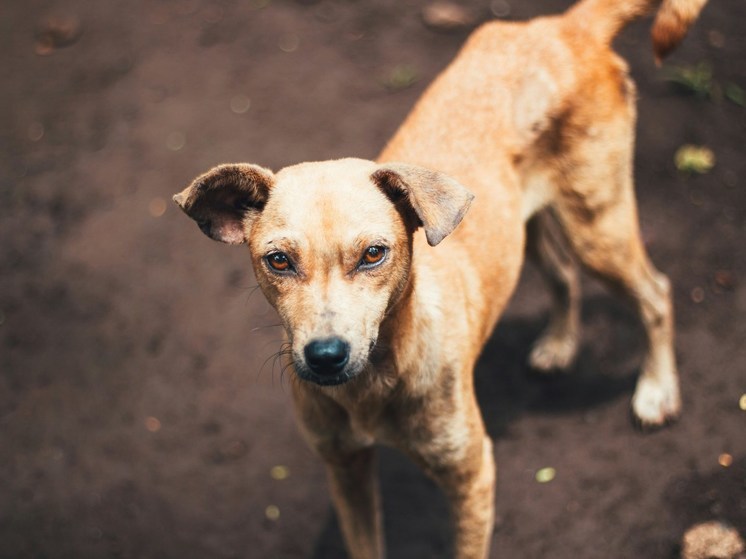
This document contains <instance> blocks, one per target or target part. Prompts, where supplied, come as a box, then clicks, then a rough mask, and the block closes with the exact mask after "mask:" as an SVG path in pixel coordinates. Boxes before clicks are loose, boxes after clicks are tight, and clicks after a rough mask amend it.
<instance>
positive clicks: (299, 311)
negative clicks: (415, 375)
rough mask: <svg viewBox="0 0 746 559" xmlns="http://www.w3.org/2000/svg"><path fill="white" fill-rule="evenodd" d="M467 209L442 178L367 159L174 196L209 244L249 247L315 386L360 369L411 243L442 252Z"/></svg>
mask: <svg viewBox="0 0 746 559" xmlns="http://www.w3.org/2000/svg"><path fill="white" fill-rule="evenodd" d="M472 198H473V195H472V194H471V193H470V192H469V191H467V190H466V189H465V188H464V187H463V186H461V185H460V184H459V183H457V182H456V181H454V180H453V179H451V178H449V177H447V176H445V175H443V174H442V173H438V172H434V171H429V170H426V169H423V168H420V167H414V166H411V165H404V164H398V163H392V164H381V165H379V164H376V163H373V162H371V161H364V160H360V159H342V160H338V161H325V162H319V163H302V164H300V165H295V166H292V167H287V168H285V169H282V170H281V171H279V172H278V173H277V174H274V173H272V172H271V171H269V170H267V169H264V168H262V167H259V166H256V165H249V164H236V165H221V166H219V167H215V168H214V169H212V170H211V171H209V172H207V173H206V174H204V175H202V176H200V177H198V178H197V179H196V180H195V181H194V182H193V183H192V184H191V185H190V186H189V187H187V188H186V189H185V190H184V191H183V192H181V193H179V194H177V195H176V196H174V200H175V201H176V202H177V203H178V204H179V206H180V207H181V208H182V209H183V210H184V212H186V214H187V215H189V217H191V218H192V219H194V220H195V221H196V222H197V223H198V224H199V227H200V229H201V230H202V231H203V232H204V233H205V234H206V235H207V236H209V237H211V238H212V239H215V240H218V241H222V242H226V243H231V244H240V243H248V246H249V249H250V252H251V257H252V261H253V264H254V271H255V274H256V277H257V280H258V282H259V285H260V286H261V288H262V291H263V292H264V294H265V295H266V297H267V299H268V300H269V301H270V303H271V304H272V305H273V306H274V307H275V308H276V309H277V312H278V313H279V315H280V317H281V319H282V322H283V324H284V326H285V329H286V331H287V333H288V336H289V340H290V343H291V348H292V358H293V362H294V365H295V370H296V372H297V373H298V375H299V376H300V377H301V378H302V379H304V380H308V381H312V382H315V383H317V384H319V385H336V384H341V383H344V382H346V381H348V380H350V379H352V378H354V377H355V376H357V375H358V374H359V373H360V372H361V371H363V370H364V369H365V366H366V364H367V363H368V359H369V356H370V352H371V350H372V349H373V347H374V346H375V344H376V340H377V338H378V333H379V327H380V325H381V322H382V320H383V319H384V317H385V316H386V314H387V312H388V311H389V310H390V309H392V308H393V307H394V305H395V304H396V303H397V301H398V300H399V299H400V298H401V297H402V295H403V293H404V292H405V290H406V287H407V284H408V279H409V273H410V266H411V262H412V239H413V233H414V231H415V230H416V229H417V228H418V227H420V226H422V227H423V228H424V230H425V234H426V236H427V240H428V242H429V243H430V244H431V245H433V246H435V245H437V244H438V243H439V242H440V241H441V240H443V238H444V237H445V236H446V235H448V234H449V233H450V232H451V231H453V229H454V228H455V227H456V226H457V225H458V223H459V222H460V221H461V219H462V217H463V216H464V213H466V210H467V208H468V207H469V204H470V203H471V200H472Z"/></svg>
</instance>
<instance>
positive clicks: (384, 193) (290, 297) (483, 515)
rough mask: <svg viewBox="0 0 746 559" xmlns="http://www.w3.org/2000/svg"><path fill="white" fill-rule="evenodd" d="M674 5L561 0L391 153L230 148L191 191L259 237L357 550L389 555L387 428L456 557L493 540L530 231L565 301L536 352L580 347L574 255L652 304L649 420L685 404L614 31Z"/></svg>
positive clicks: (426, 106)
mask: <svg viewBox="0 0 746 559" xmlns="http://www.w3.org/2000/svg"><path fill="white" fill-rule="evenodd" d="M705 1H706V0H664V2H663V5H662V7H661V8H660V11H659V12H658V18H657V20H656V23H655V26H654V29H653V39H654V45H655V51H656V55H657V56H658V57H661V56H663V55H665V54H666V53H667V52H668V51H669V50H670V49H672V48H673V47H674V46H675V45H676V44H677V43H678V41H679V40H680V39H681V38H682V37H683V35H684V34H685V32H686V29H687V27H688V26H689V25H690V24H691V22H692V21H693V20H694V19H695V18H696V16H697V14H698V13H699V10H700V9H701V8H702V6H703V5H704V3H705ZM657 4H658V2H656V1H654V0H629V1H624V0H583V1H582V2H580V3H579V4H577V5H575V6H574V7H573V8H571V9H570V10H569V11H568V12H567V13H565V14H564V15H562V16H558V17H548V18H541V19H536V20H533V21H530V22H527V23H509V24H508V23H501V22H492V23H488V24H486V25H484V26H482V27H481V28H479V29H478V30H477V31H476V32H475V33H474V34H473V35H472V36H471V38H470V39H469V41H468V43H467V44H466V46H465V47H464V48H463V50H462V52H461V54H459V56H458V57H457V58H456V60H455V61H454V62H453V63H452V64H451V65H450V66H449V67H448V68H447V69H446V70H445V71H444V72H443V73H442V74H441V75H440V76H439V77H438V78H437V80H436V81H435V83H433V84H432V85H431V87H430V88H429V89H428V91H427V92H426V93H425V95H424V96H423V97H422V99H421V100H420V101H419V103H418V104H417V105H416V107H415V108H414V110H413V111H412V113H411V114H410V115H409V117H408V118H407V120H406V121H405V122H404V124H403V125H402V126H401V128H400V129H399V131H398V132H397V133H396V135H395V136H394V138H393V139H392V140H391V142H390V143H389V144H388V146H387V147H386V148H385V149H384V151H383V153H382V154H381V156H380V157H379V159H378V161H377V162H371V161H363V160H358V159H344V160H339V161H326V162H319V163H303V164H300V165H296V166H293V167H288V168H285V169H283V170H281V171H280V172H278V173H276V174H273V173H272V172H271V171H269V170H267V169H264V168H262V167H258V166H256V165H249V164H237V165H223V166H220V167H216V168H215V169H212V170H211V171H209V172H208V173H206V174H205V175H202V176H200V177H198V178H197V179H196V180H195V181H194V182H193V183H192V184H191V185H190V186H189V187H188V188H187V189H186V190H184V191H183V192H181V193H180V194H178V195H176V196H175V197H174V198H175V200H176V202H177V203H178V204H179V205H180V206H181V207H182V208H183V209H184V211H185V212H186V213H187V214H188V215H189V216H190V217H192V218H193V219H195V220H196V221H197V222H198V223H199V225H200V228H201V229H202V231H203V232H204V233H205V234H207V235H209V236H210V237H212V238H213V239H216V240H219V241H223V242H228V243H243V242H247V243H248V245H249V249H250V253H251V257H252V260H253V264H254V270H255V273H256V277H257V279H258V281H259V284H260V285H261V288H262V290H263V291H264V293H265V295H266V296H267V298H268V299H269V301H270V302H271V303H272V304H273V305H274V307H275V308H276V309H277V311H278V313H279V315H280V317H281V319H282V322H283V324H284V326H285V330H286V332H287V335H288V338H289V342H290V345H291V348H292V351H291V352H292V363H293V366H294V369H295V372H296V373H297V376H298V377H299V378H300V379H301V381H300V382H296V383H293V393H294V397H295V401H296V404H297V406H298V410H299V417H300V420H301V427H302V429H303V431H304V434H305V435H306V436H307V438H308V440H309V442H310V444H311V445H312V446H313V447H314V448H315V449H316V450H317V451H318V453H319V454H320V456H321V457H322V458H323V459H324V461H325V462H326V464H327V466H328V471H329V478H330V481H331V488H332V494H333V498H334V503H335V506H336V509H337V513H338V515H339V520H340V524H341V526H342V531H343V533H344V536H345V539H346V541H347V545H348V548H349V552H350V555H351V556H352V557H355V558H378V557H382V556H383V554H384V551H383V542H382V533H381V521H380V515H379V506H378V496H377V491H376V484H375V481H374V477H373V466H372V464H373V461H372V459H373V445H374V444H375V443H378V442H380V443H384V444H389V445H393V446H395V447H397V448H399V449H401V450H402V451H403V452H405V453H406V454H407V455H409V456H410V457H411V458H413V459H414V460H415V461H416V462H417V463H418V464H419V465H421V466H422V468H423V469H424V470H425V471H426V472H427V473H428V474H429V475H430V476H432V477H433V478H434V479H435V480H436V481H437V482H438V483H439V484H440V486H441V487H442V488H443V490H444V491H445V492H446V494H447V496H448V497H449V499H450V501H451V504H452V508H453V516H454V521H455V530H456V532H455V548H456V556H457V557H460V558H467V557H470V558H477V557H484V556H485V555H486V554H487V550H488V543H489V538H490V533H491V530H492V519H493V491H494V483H495V464H494V460H493V454H492V445H491V443H490V440H489V438H488V437H487V436H486V434H485V429H484V425H483V423H482V418H481V415H480V412H479V409H478V407H477V403H476V399H475V396H474V391H473V386H472V384H473V381H472V371H473V367H474V364H475V362H476V360H477V358H478V356H479V353H480V351H481V348H482V346H483V345H484V343H485V341H486V340H487V338H488V337H489V336H490V333H491V332H492V330H493V327H494V326H495V323H496V322H497V319H498V317H499V316H500V313H501V312H502V310H503V308H504V307H505V305H506V302H507V301H508V298H509V297H510V294H511V293H512V291H513V288H514V287H515V284H516V281H517V279H518V275H519V273H520V269H521V265H522V262H523V255H524V252H525V250H526V249H528V252H529V253H530V254H532V255H534V256H535V257H536V258H537V260H538V262H539V264H540V265H541V267H542V269H543V272H544V274H545V275H546V277H547V279H548V281H549V283H550V285H551V287H552V291H553V293H554V299H555V303H554V312H553V318H552V321H551V323H550V325H549V328H548V330H547V332H546V333H545V334H544V335H543V336H542V337H541V339H540V340H539V341H538V342H537V343H536V345H535V347H534V348H533V351H532V353H531V358H530V360H531V365H532V366H533V367H535V368H538V369H540V370H550V369H555V368H562V367H566V366H567V365H568V364H570V363H571V361H572V360H573V358H574V356H575V353H576V350H577V345H578V322H579V321H578V305H579V288H578V279H577V271H576V267H575V265H574V259H573V257H571V256H570V255H571V254H572V255H574V257H575V258H577V259H578V260H579V261H580V262H581V263H582V264H583V265H585V267H587V268H588V269H589V270H590V271H592V272H593V273H595V274H596V275H598V276H600V277H601V278H603V279H604V280H606V281H607V282H608V283H609V284H611V285H613V286H614V287H615V288H618V289H620V290H621V291H622V292H623V293H625V294H626V295H627V296H628V297H629V298H631V299H632V301H633V302H634V303H635V305H636V306H637V308H638V310H639V312H640V316H641V318H642V321H643V323H644V325H645V329H646V332H647V335H648V340H649V348H648V353H647V355H646V357H645V361H644V364H643V366H642V372H641V376H640V380H639V382H638V385H637V389H636V391H635V394H634V397H633V400H632V408H633V411H634V414H635V416H636V417H637V419H638V420H639V422H640V423H641V424H642V425H645V426H660V425H663V424H664V423H665V422H666V421H668V420H670V419H672V418H674V417H676V415H677V414H678V413H679V409H680V405H681V404H680V397H679V388H678V379H677V374H676V368H675V363H674V354H673V341H672V337H673V321H672V310H671V298H670V287H669V282H668V280H667V278H666V277H665V276H663V275H662V274H660V273H659V272H657V271H656V270H655V269H654V268H653V266H652V265H651V264H650V262H649V260H648V258H647V255H646V254H645V250H644V248H643V245H642V243H641V241H640V236H639V231H638V223H637V214H636V208H635V200H634V193H633V184H632V152H633V141H634V123H635V107H634V102H635V88H634V85H633V83H632V81H631V80H630V78H629V76H628V74H627V66H626V64H625V63H624V61H623V60H621V59H620V58H619V57H618V56H617V55H616V54H615V53H614V52H613V51H612V50H611V47H610V43H611V40H612V38H613V37H614V35H615V34H616V33H617V32H618V30H619V29H620V28H621V27H622V26H623V25H624V24H626V23H627V22H628V21H630V20H632V19H633V18H635V17H637V16H640V15H642V14H644V13H645V12H646V11H647V10H648V9H650V8H652V7H653V6H655V5H657ZM395 161H396V162H399V163H394V162H395ZM444 173H447V175H446V174H444ZM450 177H453V178H450ZM462 185H465V186H462ZM467 188H468V190H467ZM472 193H474V194H476V202H475V203H474V205H473V207H472V209H471V211H470V213H469V217H468V218H467V219H465V220H464V222H463V223H461V225H460V226H459V223H460V222H461V220H462V218H463V217H464V214H465V213H466V211H467V209H468V208H469V206H470V204H471V203H472V199H473V197H474V195H473V194H472ZM457 226H458V228H457ZM420 229H422V230H424V235H423V234H422V233H421V232H420ZM446 237H448V238H447V239H446ZM441 241H442V243H441ZM427 244H429V245H431V246H432V247H435V246H436V245H438V246H437V248H431V247H429V246H427Z"/></svg>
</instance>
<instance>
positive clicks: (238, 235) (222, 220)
mask: <svg viewBox="0 0 746 559" xmlns="http://www.w3.org/2000/svg"><path fill="white" fill-rule="evenodd" d="M273 184H274V174H273V173H272V171H270V170H269V169H265V168H264V167H259V166H258V165H250V164H248V163H238V164H233V165H219V166H218V167H215V168H214V169H211V170H210V171H208V172H207V173H205V174H204V175H201V176H199V177H197V178H196V179H194V181H193V182H192V184H190V185H189V186H188V187H186V188H185V189H184V190H183V191H181V192H179V193H178V194H176V195H175V196H174V202H176V203H177V204H178V205H179V207H180V208H181V209H182V210H184V213H186V214H187V215H188V216H189V217H191V218H192V219H193V220H194V221H196V222H197V225H199V228H200V229H201V230H202V232H203V233H204V234H205V235H207V236H208V237H210V238H211V239H215V240H216V241H221V242H223V243H228V244H232V245H237V244H241V243H245V242H246V233H245V231H246V225H247V222H248V220H250V219H252V218H253V217H256V216H257V215H258V214H259V212H261V211H262V209H264V204H265V203H266V202H267V198H268V196H269V190H270V188H272V185H273Z"/></svg>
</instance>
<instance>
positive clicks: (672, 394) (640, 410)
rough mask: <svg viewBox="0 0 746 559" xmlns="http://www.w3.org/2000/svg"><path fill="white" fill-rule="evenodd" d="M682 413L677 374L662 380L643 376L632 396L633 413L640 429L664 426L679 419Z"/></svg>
mask: <svg viewBox="0 0 746 559" xmlns="http://www.w3.org/2000/svg"><path fill="white" fill-rule="evenodd" d="M680 413H681V395H680V394H679V384H678V380H677V378H676V377H675V376H672V377H671V378H670V379H668V380H665V381H661V380H659V379H652V378H647V377H644V376H643V377H641V378H640V380H639V381H638V383H637V388H636V389H635V395H634V396H633V397H632V414H633V416H634V421H635V423H636V424H637V426H638V427H639V428H640V429H643V430H650V429H658V428H660V427H664V426H665V425H668V424H669V423H673V422H674V421H676V419H678V417H679V414H680Z"/></svg>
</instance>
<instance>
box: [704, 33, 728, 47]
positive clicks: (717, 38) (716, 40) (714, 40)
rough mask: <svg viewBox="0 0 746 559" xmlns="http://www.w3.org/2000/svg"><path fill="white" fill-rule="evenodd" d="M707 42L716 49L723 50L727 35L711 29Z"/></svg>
mask: <svg viewBox="0 0 746 559" xmlns="http://www.w3.org/2000/svg"><path fill="white" fill-rule="evenodd" d="M707 40H708V41H709V43H710V44H711V45H712V46H713V47H715V48H718V49H721V48H723V47H724V46H725V35H723V34H722V33H721V32H720V31H718V30H717V29H710V31H709V32H708V33H707Z"/></svg>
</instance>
